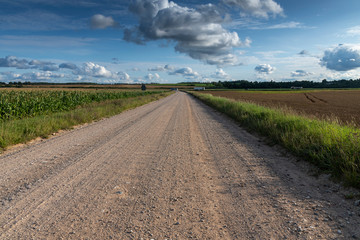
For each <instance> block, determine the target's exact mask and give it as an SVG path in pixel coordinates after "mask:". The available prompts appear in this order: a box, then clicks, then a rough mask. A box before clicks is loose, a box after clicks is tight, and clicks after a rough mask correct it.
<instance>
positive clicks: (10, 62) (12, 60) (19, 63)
mask: <svg viewBox="0 0 360 240" xmlns="http://www.w3.org/2000/svg"><path fill="white" fill-rule="evenodd" d="M0 67H10V68H17V69H40V70H43V71H57V70H59V67H58V66H57V65H55V63H52V62H47V61H39V60H27V59H19V58H17V57H15V56H6V57H5V58H0Z"/></svg>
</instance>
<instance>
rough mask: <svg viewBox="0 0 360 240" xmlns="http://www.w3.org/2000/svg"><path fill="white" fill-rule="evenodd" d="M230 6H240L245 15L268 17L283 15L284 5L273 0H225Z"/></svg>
mask: <svg viewBox="0 0 360 240" xmlns="http://www.w3.org/2000/svg"><path fill="white" fill-rule="evenodd" d="M222 2H223V3H225V4H226V5H228V6H231V7H238V8H240V9H241V10H243V12H242V13H241V14H242V15H243V16H244V15H248V14H249V15H252V16H255V17H261V18H268V17H269V15H272V16H276V15H282V14H283V11H284V10H283V9H282V7H281V6H280V5H279V4H278V3H276V2H275V1H273V0H223V1H222Z"/></svg>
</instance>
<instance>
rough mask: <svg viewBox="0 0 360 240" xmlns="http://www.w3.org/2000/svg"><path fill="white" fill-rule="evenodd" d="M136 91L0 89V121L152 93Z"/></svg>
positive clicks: (153, 92)
mask: <svg viewBox="0 0 360 240" xmlns="http://www.w3.org/2000/svg"><path fill="white" fill-rule="evenodd" d="M155 93H159V92H155V91H152V92H140V91H92V90H89V91H39V90H34V91H0V120H3V121H4V120H12V119H22V118H26V117H34V116H38V115H44V114H48V113H53V112H62V111H68V110H71V109H75V108H76V107H78V106H81V105H84V104H88V103H92V102H102V101H106V100H113V99H122V98H131V97H138V96H144V95H149V94H155Z"/></svg>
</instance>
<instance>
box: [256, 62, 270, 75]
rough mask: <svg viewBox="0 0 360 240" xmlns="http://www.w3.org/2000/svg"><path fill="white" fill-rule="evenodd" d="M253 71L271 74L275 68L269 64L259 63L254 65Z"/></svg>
mask: <svg viewBox="0 0 360 240" xmlns="http://www.w3.org/2000/svg"><path fill="white" fill-rule="evenodd" d="M255 71H256V72H257V73H260V74H271V73H273V72H274V71H275V68H274V67H272V66H270V65H269V64H259V65H257V66H256V67H255Z"/></svg>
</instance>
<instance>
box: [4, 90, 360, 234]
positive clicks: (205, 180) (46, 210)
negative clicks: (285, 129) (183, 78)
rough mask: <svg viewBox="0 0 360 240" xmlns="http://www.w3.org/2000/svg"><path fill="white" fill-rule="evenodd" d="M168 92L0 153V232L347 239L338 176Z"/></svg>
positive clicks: (348, 209)
mask: <svg viewBox="0 0 360 240" xmlns="http://www.w3.org/2000/svg"><path fill="white" fill-rule="evenodd" d="M308 170H309V166H308V165H307V164H305V163H304V162H303V161H300V162H299V161H296V159H295V158H294V157H292V156H290V155H289V154H286V152H285V151H283V150H282V149H281V148H279V147H276V146H275V147H270V146H268V145H266V144H265V143H264V141H262V140H261V138H259V137H256V136H253V135H251V134H249V133H248V132H246V131H245V130H243V129H242V128H241V127H239V126H238V124H236V123H235V122H234V121H232V120H230V119H228V118H227V117H226V116H224V115H222V114H220V113H218V112H216V111H215V110H213V109H211V108H210V107H208V106H206V105H204V104H203V103H201V102H199V101H198V100H196V99H194V98H193V97H192V96H190V95H188V94H186V93H182V92H177V93H175V94H173V95H171V96H169V97H167V98H164V99H161V100H159V101H156V102H153V103H150V104H147V105H144V106H141V107H139V108H136V109H133V110H129V111H126V112H124V113H122V114H119V115H117V116H114V117H111V118H108V119H104V120H101V121H98V122H95V123H91V124H88V125H84V126H81V127H78V128H76V129H74V130H71V131H65V132H62V133H59V134H56V135H55V136H54V137H52V138H50V139H47V140H43V141H37V142H36V143H32V144H28V145H26V146H23V147H19V148H16V149H15V150H12V151H8V152H5V153H4V154H3V155H2V156H1V157H0V239H349V238H356V237H360V232H359V231H360V228H359V226H360V217H359V214H360V209H359V207H358V206H355V204H354V201H353V200H345V198H344V197H343V195H342V193H341V191H342V188H341V187H339V186H338V185H337V184H334V183H331V182H329V181H328V180H327V179H326V178H323V177H320V178H318V179H317V178H315V177H313V176H311V175H310V174H309V173H308Z"/></svg>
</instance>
